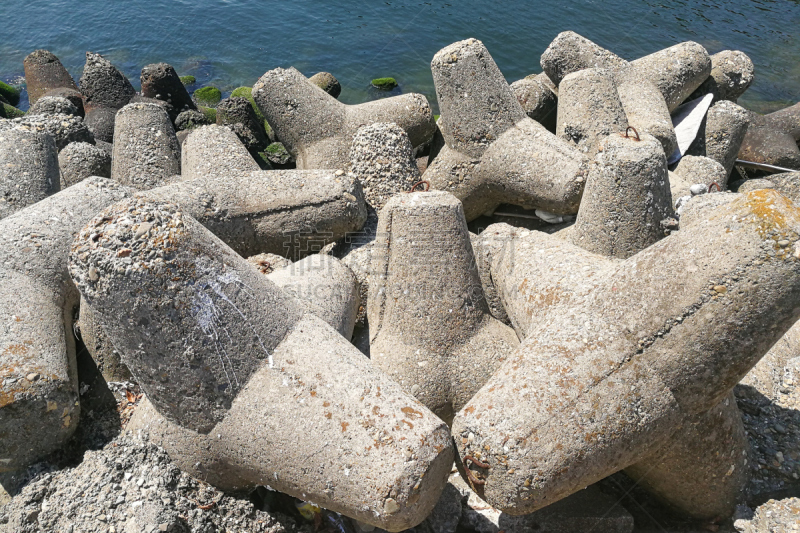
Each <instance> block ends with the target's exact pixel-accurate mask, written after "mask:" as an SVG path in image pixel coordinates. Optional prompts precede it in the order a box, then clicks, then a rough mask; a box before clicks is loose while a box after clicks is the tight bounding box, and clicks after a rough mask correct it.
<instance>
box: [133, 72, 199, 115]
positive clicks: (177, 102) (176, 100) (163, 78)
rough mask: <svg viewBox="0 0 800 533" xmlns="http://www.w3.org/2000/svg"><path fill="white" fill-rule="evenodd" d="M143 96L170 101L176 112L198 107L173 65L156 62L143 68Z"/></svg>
mask: <svg viewBox="0 0 800 533" xmlns="http://www.w3.org/2000/svg"><path fill="white" fill-rule="evenodd" d="M141 81H142V96H147V97H148V98H156V99H158V100H163V101H164V102H168V103H169V104H170V105H171V106H172V107H173V108H174V109H175V113H176V114H177V113H180V112H181V111H184V110H186V109H197V106H195V104H194V102H193V101H192V97H191V96H189V92H188V91H187V90H186V87H185V86H184V84H183V83H182V82H181V79H180V78H179V77H178V74H177V73H176V72H175V69H174V68H172V66H171V65H168V64H166V63H155V64H152V65H147V66H145V67H144V68H143V69H142V75H141Z"/></svg>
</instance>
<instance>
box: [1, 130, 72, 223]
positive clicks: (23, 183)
mask: <svg viewBox="0 0 800 533" xmlns="http://www.w3.org/2000/svg"><path fill="white" fill-rule="evenodd" d="M59 189H60V187H59V178H58V155H57V152H56V145H55V143H54V142H53V138H52V137H51V136H50V135H48V134H46V133H39V132H36V131H28V130H25V129H21V128H8V129H0V190H1V191H2V198H1V199H0V219H2V218H5V217H7V216H9V215H11V214H13V213H15V212H17V211H19V210H20V209H23V208H25V207H27V206H29V205H31V204H34V203H36V202H38V201H40V200H43V199H45V198H47V197H48V196H50V195H51V194H54V193H57V192H58V191H59Z"/></svg>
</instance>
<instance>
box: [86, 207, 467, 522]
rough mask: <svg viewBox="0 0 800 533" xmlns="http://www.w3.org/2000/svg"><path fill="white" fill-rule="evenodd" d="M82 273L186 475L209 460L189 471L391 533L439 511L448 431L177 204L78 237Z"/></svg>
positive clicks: (117, 211) (111, 217)
mask: <svg viewBox="0 0 800 533" xmlns="http://www.w3.org/2000/svg"><path fill="white" fill-rule="evenodd" d="M98 235H99V236H98ZM70 275H71V276H72V277H73V279H74V280H75V281H76V283H77V285H78V287H79V289H80V290H81V294H82V295H83V297H84V299H85V300H86V302H88V304H89V306H90V307H92V310H93V312H94V313H95V316H96V317H98V319H99V321H100V323H101V325H102V326H103V329H104V330H105V331H106V332H108V334H109V337H111V339H112V340H113V342H114V345H115V346H116V347H117V348H118V349H119V350H120V352H121V353H122V357H123V360H124V361H125V362H126V363H127V364H128V367H129V368H130V369H131V371H132V373H133V375H134V376H135V377H136V378H137V379H138V381H139V383H140V384H141V386H142V388H143V389H144V390H145V392H146V393H147V397H148V399H149V400H150V401H151V402H152V404H153V406H154V408H155V410H156V411H158V412H159V413H161V414H162V415H164V417H166V419H167V420H169V421H170V423H169V424H166V425H163V426H160V428H159V427H156V428H154V432H155V434H156V435H157V437H156V438H157V442H160V443H161V444H162V445H163V446H165V447H166V448H167V451H168V452H169V453H171V454H172V456H173V457H175V458H176V460H177V461H178V463H179V464H182V463H183V461H182V459H181V458H182V457H185V456H187V455H188V456H194V457H196V456H197V455H200V456H201V457H202V460H201V461H198V462H197V463H199V464H195V465H193V466H192V467H190V469H189V471H190V472H198V470H199V469H200V466H201V465H202V466H204V467H208V468H209V469H210V470H209V472H208V474H209V480H211V481H213V482H214V483H218V484H219V485H220V486H221V487H225V488H233V487H236V488H238V489H240V490H241V489H252V488H254V487H255V486H257V485H269V486H271V487H273V488H275V489H278V490H281V491H283V492H286V493H288V494H292V495H295V496H297V497H300V498H303V499H306V500H309V499H310V500H313V501H314V502H315V503H317V504H319V505H322V506H324V507H326V508H329V509H332V510H335V511H338V512H342V513H344V514H347V515H348V516H352V517H354V518H357V519H359V520H361V521H365V522H367V523H370V524H374V525H376V526H379V527H382V528H384V529H387V530H390V531H398V530H402V529H405V528H408V527H411V526H414V525H416V524H417V523H419V522H421V521H422V520H423V519H424V518H425V516H426V515H427V514H428V512H430V510H431V509H432V508H433V506H434V505H435V503H436V501H437V499H438V496H439V494H440V493H441V491H442V489H443V487H444V485H445V483H446V481H447V476H448V474H449V471H450V466H451V464H452V458H453V455H452V453H453V452H452V448H451V446H450V435H449V432H448V429H447V426H446V425H445V424H444V423H442V422H441V421H440V420H439V419H437V418H436V417H435V416H434V415H433V414H432V413H430V412H429V411H428V410H427V409H426V408H425V407H424V406H423V405H422V404H421V403H419V402H418V401H416V400H415V399H414V398H413V397H412V396H410V395H408V394H407V393H405V392H403V391H402V390H401V389H400V387H399V386H398V385H397V384H396V383H394V382H392V381H391V380H390V379H389V378H388V377H387V376H386V375H385V374H383V373H382V372H380V371H379V370H378V369H377V368H375V366H374V365H373V364H372V363H371V362H370V361H369V360H368V359H366V358H365V357H364V356H363V355H362V354H361V353H360V352H359V351H358V350H357V349H356V348H355V347H354V346H352V345H351V344H350V343H349V342H348V341H347V340H345V339H344V338H343V337H342V336H341V335H339V334H338V333H337V332H336V331H335V330H334V329H333V328H332V327H330V326H329V325H328V324H326V323H325V322H323V321H322V320H321V319H319V318H317V317H314V316H313V315H310V314H307V313H304V312H303V310H302V308H301V307H299V306H298V305H297V304H296V303H295V302H294V300H293V299H291V298H289V297H288V296H287V295H286V294H285V293H284V292H283V291H281V290H280V289H278V287H277V286H275V285H274V284H273V283H271V282H270V281H269V280H268V279H267V278H266V277H264V276H263V275H262V274H261V273H260V272H259V271H258V269H256V268H255V267H254V266H253V265H250V264H248V263H247V261H246V260H245V259H243V258H242V257H240V256H238V255H237V254H236V253H235V252H234V251H233V250H231V249H230V248H228V247H227V246H225V244H224V243H223V242H222V241H220V240H219V239H218V238H216V237H215V236H214V235H213V234H211V233H210V232H209V231H208V230H206V229H205V228H204V227H203V226H202V225H201V224H199V223H198V222H197V221H196V220H194V219H193V218H191V217H190V216H189V215H184V214H182V213H181V211H180V208H178V207H177V206H176V205H174V204H168V203H153V202H145V201H142V200H136V199H134V200H130V201H125V202H120V203H119V204H116V205H114V206H112V207H111V208H109V209H107V210H105V211H104V212H103V213H102V214H101V215H99V216H97V217H95V219H93V220H92V221H91V222H90V223H89V224H88V225H87V226H86V227H85V228H84V229H83V231H81V233H80V235H79V236H78V237H77V238H76V240H75V243H74V245H73V248H72V253H71V255H70ZM264 309H270V312H269V313H264V312H263V310H264ZM154 332H158V334H157V335H153V333H154ZM287 419H290V420H302V421H303V431H300V432H298V431H297V430H296V427H294V425H293V424H286V423H285V421H286V420H287ZM356 421H362V422H363V423H355V422H356ZM159 431H162V433H161V434H160V435H159V434H158V432H159ZM310 461H311V463H313V464H314V468H313V469H312V470H309V468H308V465H309V464H311V463H310Z"/></svg>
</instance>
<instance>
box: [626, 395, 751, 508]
mask: <svg viewBox="0 0 800 533" xmlns="http://www.w3.org/2000/svg"><path fill="white" fill-rule="evenodd" d="M749 451H750V445H749V444H748V441H747V435H746V434H745V431H744V425H743V424H742V415H741V413H740V412H739V408H738V407H737V406H736V398H735V397H734V395H733V391H731V392H729V393H728V395H727V396H725V399H723V400H722V401H721V402H720V403H719V404H718V405H717V406H716V407H713V408H712V409H710V410H709V411H706V412H704V413H700V414H699V415H694V416H689V417H687V418H686V419H684V421H683V423H682V425H681V428H680V429H678V431H676V432H675V434H674V435H673V436H672V437H671V438H670V439H669V440H668V442H667V443H666V444H665V445H664V446H662V447H661V448H659V449H658V451H656V452H655V453H653V454H652V455H651V456H649V457H647V458H645V459H643V460H642V461H640V462H639V463H637V464H635V465H631V466H629V467H628V468H626V469H625V473H626V474H627V475H628V476H629V477H630V478H631V479H633V480H634V482H636V483H637V484H638V485H639V486H641V487H642V488H643V489H645V490H647V491H648V492H650V493H652V494H654V495H655V496H657V497H658V498H659V499H660V500H662V501H664V502H666V503H667V504H668V505H670V506H671V507H672V508H673V509H677V510H679V511H680V512H682V513H685V514H687V515H689V516H691V517H693V518H696V519H700V520H707V521H710V522H721V521H723V520H725V519H726V518H728V517H730V516H731V515H733V513H734V511H735V510H736V506H737V505H739V504H741V503H743V502H744V501H745V498H746V496H747V495H746V494H745V487H746V486H747V483H748V481H749V480H750V466H749V465H748V453H749Z"/></svg>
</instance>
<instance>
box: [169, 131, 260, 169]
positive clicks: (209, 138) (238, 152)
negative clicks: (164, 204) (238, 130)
mask: <svg viewBox="0 0 800 533" xmlns="http://www.w3.org/2000/svg"><path fill="white" fill-rule="evenodd" d="M257 170H259V168H258V163H256V161H255V159H253V157H252V156H251V155H250V153H249V152H248V151H247V149H246V148H245V147H244V145H243V144H242V142H241V141H240V140H239V138H238V137H237V136H236V134H235V133H233V132H232V131H231V130H229V129H228V128H225V127H223V126H201V127H199V128H197V129H195V130H193V131H192V133H190V134H189V136H188V137H187V138H186V140H185V141H183V145H182V146H181V177H182V178H183V179H187V180H190V179H196V178H204V177H208V178H221V179H224V178H226V177H229V176H232V175H239V174H244V173H246V172H253V171H257Z"/></svg>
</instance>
